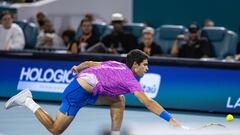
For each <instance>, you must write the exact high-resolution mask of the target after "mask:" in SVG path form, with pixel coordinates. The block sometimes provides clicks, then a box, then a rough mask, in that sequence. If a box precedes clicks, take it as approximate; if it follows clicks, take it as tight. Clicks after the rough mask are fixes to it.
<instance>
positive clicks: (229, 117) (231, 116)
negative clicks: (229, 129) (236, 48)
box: [226, 114, 234, 122]
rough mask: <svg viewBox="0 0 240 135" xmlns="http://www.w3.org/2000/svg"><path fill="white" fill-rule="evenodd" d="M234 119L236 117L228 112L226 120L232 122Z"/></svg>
mask: <svg viewBox="0 0 240 135" xmlns="http://www.w3.org/2000/svg"><path fill="white" fill-rule="evenodd" d="M233 120H234V117H233V115H232V114H228V115H227V116H226V121H228V122H230V121H233Z"/></svg>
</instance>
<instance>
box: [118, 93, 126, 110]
mask: <svg viewBox="0 0 240 135" xmlns="http://www.w3.org/2000/svg"><path fill="white" fill-rule="evenodd" d="M119 106H120V107H121V108H125V97H124V96H123V95H121V96H119Z"/></svg>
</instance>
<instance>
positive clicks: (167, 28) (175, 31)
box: [155, 25, 187, 55]
mask: <svg viewBox="0 0 240 135" xmlns="http://www.w3.org/2000/svg"><path fill="white" fill-rule="evenodd" d="M186 33H187V29H186V28H185V27H184V26H182V25H162V26H160V27H159V28H157V29H156V32H155V41H156V43H157V44H159V45H160V46H161V49H162V53H163V55H169V54H170V51H171V48H172V44H173V42H174V40H176V37H177V36H178V35H179V34H186Z"/></svg>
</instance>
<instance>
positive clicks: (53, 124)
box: [35, 108, 74, 135]
mask: <svg viewBox="0 0 240 135" xmlns="http://www.w3.org/2000/svg"><path fill="white" fill-rule="evenodd" d="M35 116H36V117H37V119H38V120H39V121H40V122H41V123H42V124H43V125H44V126H45V127H46V128H47V130H48V131H49V132H51V133H52V134H54V135H59V134H61V133H63V131H64V130H65V129H66V128H67V127H68V126H69V125H70V123H71V122H72V120H73V119H74V117H72V116H67V115H65V114H62V113H61V112H59V111H58V112H57V113H56V119H55V120H53V118H52V117H51V116H50V115H49V114H48V113H47V112H46V111H45V110H43V109H42V108H39V109H38V110H37V111H36V112H35Z"/></svg>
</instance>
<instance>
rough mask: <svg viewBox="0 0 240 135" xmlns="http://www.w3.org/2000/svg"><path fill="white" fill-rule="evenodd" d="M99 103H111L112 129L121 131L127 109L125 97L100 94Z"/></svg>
mask: <svg viewBox="0 0 240 135" xmlns="http://www.w3.org/2000/svg"><path fill="white" fill-rule="evenodd" d="M96 104H97V105H110V115H111V121H112V125H111V129H112V131H113V132H114V131H117V132H119V131H120V128H121V124H122V120H123V114H124V109H125V99H124V96H122V95H121V96H116V97H107V96H99V97H98V99H97V102H96Z"/></svg>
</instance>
